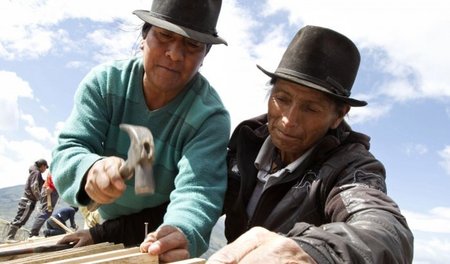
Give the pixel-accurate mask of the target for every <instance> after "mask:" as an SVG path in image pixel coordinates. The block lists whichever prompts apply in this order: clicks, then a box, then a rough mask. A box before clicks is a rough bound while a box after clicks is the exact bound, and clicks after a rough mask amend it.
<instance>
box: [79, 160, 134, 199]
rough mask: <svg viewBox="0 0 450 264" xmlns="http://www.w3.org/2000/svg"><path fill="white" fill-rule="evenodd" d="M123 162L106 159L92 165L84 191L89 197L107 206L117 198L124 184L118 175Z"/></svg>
mask: <svg viewBox="0 0 450 264" xmlns="http://www.w3.org/2000/svg"><path fill="white" fill-rule="evenodd" d="M123 163H124V160H123V159H121V158H118V157H107V158H104V159H101V160H99V161H97V162H95V163H94V165H92V167H91V168H90V169H89V171H88V173H87V176H86V185H85V186H84V190H85V191H86V193H87V194H88V195H89V197H90V198H91V199H92V200H94V201H96V202H97V203H100V204H109V203H112V202H113V201H114V200H116V199H117V198H119V197H120V196H121V195H122V193H123V192H124V191H125V189H126V184H125V182H124V180H123V178H122V176H121V175H120V173H119V168H120V167H121V166H122V164H123Z"/></svg>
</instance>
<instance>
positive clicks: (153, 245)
mask: <svg viewBox="0 0 450 264" xmlns="http://www.w3.org/2000/svg"><path fill="white" fill-rule="evenodd" d="M140 250H141V252H144V253H145V252H148V253H149V254H150V255H154V256H156V255H159V260H160V261H163V262H174V261H179V260H183V259H187V258H189V250H188V241H187V239H186V236H185V235H184V234H183V232H182V231H181V230H180V229H178V228H177V227H174V226H169V225H167V226H161V227H160V228H158V229H157V230H156V231H154V232H152V233H150V234H148V235H147V237H146V238H145V240H144V242H142V243H141V245H140Z"/></svg>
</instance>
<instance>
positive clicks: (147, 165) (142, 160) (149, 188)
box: [120, 124, 155, 195]
mask: <svg viewBox="0 0 450 264" xmlns="http://www.w3.org/2000/svg"><path fill="white" fill-rule="evenodd" d="M120 129H122V130H124V131H125V132H127V133H128V136H129V137H130V141H131V143H130V148H129V149H128V158H127V160H126V161H125V163H124V165H123V166H122V167H121V168H120V174H121V175H122V177H124V178H125V179H129V178H131V177H132V176H133V174H134V190H135V192H136V194H139V195H146V194H152V193H154V192H155V181H154V176H153V169H152V165H153V156H154V149H155V145H154V142H153V135H152V133H151V132H150V130H149V129H148V128H146V127H143V126H136V125H130V124H120Z"/></svg>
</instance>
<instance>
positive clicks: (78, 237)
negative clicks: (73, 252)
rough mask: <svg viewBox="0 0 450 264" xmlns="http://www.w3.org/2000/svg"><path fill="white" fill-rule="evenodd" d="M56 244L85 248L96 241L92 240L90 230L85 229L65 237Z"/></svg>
mask: <svg viewBox="0 0 450 264" xmlns="http://www.w3.org/2000/svg"><path fill="white" fill-rule="evenodd" d="M56 244H75V245H74V246H73V247H83V246H88V245H92V244H94V240H92V236H91V233H89V230H86V229H84V230H80V231H77V232H75V233H73V234H68V235H65V236H64V237H63V238H61V239H60V240H58V242H56Z"/></svg>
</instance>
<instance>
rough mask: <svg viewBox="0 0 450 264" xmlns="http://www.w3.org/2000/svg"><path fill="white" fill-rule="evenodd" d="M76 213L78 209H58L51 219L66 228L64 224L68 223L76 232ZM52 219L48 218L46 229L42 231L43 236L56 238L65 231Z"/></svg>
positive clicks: (72, 207)
mask: <svg viewBox="0 0 450 264" xmlns="http://www.w3.org/2000/svg"><path fill="white" fill-rule="evenodd" d="M76 212H78V207H74V206H69V207H63V208H61V209H59V210H58V211H56V212H54V213H53V215H52V217H53V218H54V219H56V220H57V221H59V224H63V225H65V226H67V224H66V222H67V221H69V222H70V227H71V228H72V229H73V230H77V229H78V226H77V224H76V223H75V214H76ZM54 219H52V218H49V219H48V220H47V225H46V226H47V229H45V230H44V236H45V237H49V236H57V235H62V234H65V233H66V230H65V229H64V228H63V227H61V226H60V225H59V224H58V223H56V221H54Z"/></svg>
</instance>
